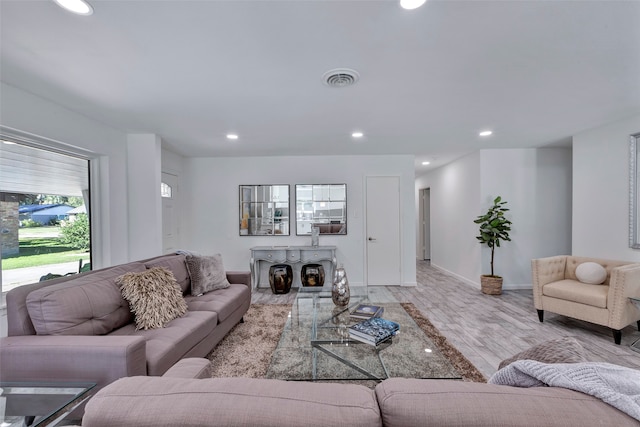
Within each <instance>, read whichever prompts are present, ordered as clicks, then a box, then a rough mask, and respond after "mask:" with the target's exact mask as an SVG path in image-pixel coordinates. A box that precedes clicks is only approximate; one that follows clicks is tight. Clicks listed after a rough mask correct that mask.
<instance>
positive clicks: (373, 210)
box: [365, 176, 400, 285]
mask: <svg viewBox="0 0 640 427" xmlns="http://www.w3.org/2000/svg"><path fill="white" fill-rule="evenodd" d="M366 185H367V189H366V198H367V199H366V226H365V227H366V235H365V238H366V239H367V240H366V247H367V252H366V265H367V284H368V285H400V177H397V176H370V177H367V184H366Z"/></svg>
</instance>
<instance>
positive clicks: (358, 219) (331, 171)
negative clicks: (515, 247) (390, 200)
mask: <svg viewBox="0 0 640 427" xmlns="http://www.w3.org/2000/svg"><path fill="white" fill-rule="evenodd" d="M183 167H184V172H183V176H182V182H183V185H182V194H183V196H184V198H183V200H185V203H184V209H183V210H182V212H181V230H182V231H183V232H182V239H181V243H182V246H183V248H184V249H189V250H194V251H197V252H200V253H203V254H213V253H218V252H219V253H221V254H222V256H223V259H224V263H225V267H226V268H227V269H229V270H247V269H248V267H249V259H250V251H249V248H251V247H253V246H270V245H309V244H310V243H311V237H310V236H296V235H295V226H294V224H291V230H292V231H291V235H289V236H239V230H238V223H239V219H238V215H239V214H238V209H239V206H238V203H239V202H238V186H239V185H241V184H289V185H290V186H291V188H290V190H291V193H290V197H291V203H292V206H294V205H293V203H295V200H294V198H295V184H321V183H337V184H341V183H345V184H347V212H348V216H349V218H348V226H347V227H348V234H347V235H346V236H324V235H322V236H320V245H335V246H337V258H338V263H339V264H344V267H345V269H346V271H347V275H348V278H349V281H350V283H352V284H354V285H357V284H361V283H363V281H364V262H365V257H364V250H365V237H364V220H363V218H364V217H363V215H364V212H363V206H364V183H365V177H366V176H371V175H388V176H400V186H401V195H400V197H401V212H400V214H401V218H402V223H403V224H402V225H403V228H402V236H401V238H402V242H401V245H402V255H403V257H402V284H403V285H415V283H416V275H415V267H416V266H415V232H414V224H415V211H414V209H413V197H414V195H413V188H414V176H413V156H312V157H305V156H301V157H246V158H185V159H184V164H183Z"/></svg>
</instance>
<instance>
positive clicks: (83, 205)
mask: <svg viewBox="0 0 640 427" xmlns="http://www.w3.org/2000/svg"><path fill="white" fill-rule="evenodd" d="M89 206H90V203H89V160H88V159H86V158H81V157H76V156H73V155H69V154H63V153H60V152H56V151H51V150H47V149H44V147H43V146H42V145H38V144H29V143H25V142H24V141H21V140H20V139H18V138H12V137H10V136H7V135H0V239H1V244H2V246H1V248H0V249H1V250H0V266H1V271H2V276H1V277H2V291H3V292H6V291H8V290H10V289H12V288H15V287H17V286H20V285H25V284H28V283H33V282H38V281H40V280H44V279H47V278H53V277H57V276H61V275H66V274H69V273H78V272H80V271H86V270H88V269H90V268H91V233H90V216H89V213H90V209H89Z"/></svg>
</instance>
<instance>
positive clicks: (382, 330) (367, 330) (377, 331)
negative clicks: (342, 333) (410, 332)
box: [349, 317, 400, 346]
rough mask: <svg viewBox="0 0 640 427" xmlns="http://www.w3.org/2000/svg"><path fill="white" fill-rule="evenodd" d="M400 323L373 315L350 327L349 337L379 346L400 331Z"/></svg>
mask: <svg viewBox="0 0 640 427" xmlns="http://www.w3.org/2000/svg"><path fill="white" fill-rule="evenodd" d="M399 330H400V325H399V324H397V323H396V322H392V321H391V320H387V319H383V318H381V317H372V318H371V319H367V320H363V321H362V322H359V323H356V324H355V325H353V326H350V327H349V337H350V338H352V339H354V340H357V341H361V342H363V343H366V344H371V345H375V346H377V345H378V344H380V343H382V342H384V341H386V340H388V339H389V338H391V337H392V336H394V335H395V334H397V333H398V331H399Z"/></svg>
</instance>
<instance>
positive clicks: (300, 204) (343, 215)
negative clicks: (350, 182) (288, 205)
mask: <svg viewBox="0 0 640 427" xmlns="http://www.w3.org/2000/svg"><path fill="white" fill-rule="evenodd" d="M312 227H317V228H318V230H319V232H320V234H347V185H346V184H297V185H296V234H297V235H299V236H300V235H310V234H311V229H312Z"/></svg>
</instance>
